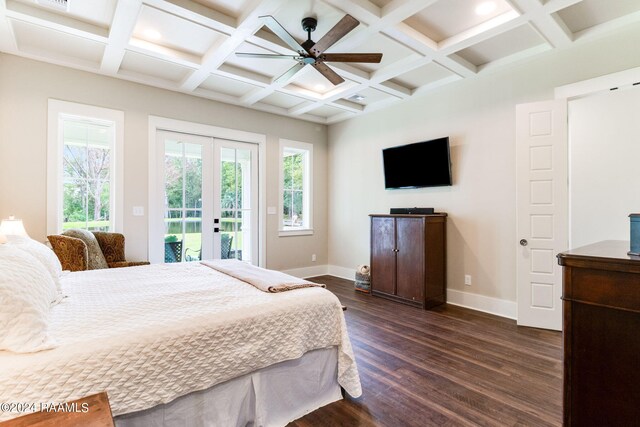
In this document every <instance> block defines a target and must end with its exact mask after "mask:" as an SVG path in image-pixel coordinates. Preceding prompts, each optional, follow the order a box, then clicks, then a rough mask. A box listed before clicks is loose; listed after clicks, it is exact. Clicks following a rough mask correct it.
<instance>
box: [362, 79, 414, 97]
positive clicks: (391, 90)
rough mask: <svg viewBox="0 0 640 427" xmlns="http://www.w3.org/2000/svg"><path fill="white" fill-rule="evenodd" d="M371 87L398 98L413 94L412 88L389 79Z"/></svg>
mask: <svg viewBox="0 0 640 427" xmlns="http://www.w3.org/2000/svg"><path fill="white" fill-rule="evenodd" d="M371 87H373V88H375V89H378V90H380V91H382V92H385V93H387V94H389V95H392V96H394V97H396V98H398V99H406V98H409V97H410V96H411V90H410V89H407V88H406V87H404V86H401V85H399V84H397V83H394V82H392V81H391V80H387V81H385V82H381V83H379V84H375V85H371Z"/></svg>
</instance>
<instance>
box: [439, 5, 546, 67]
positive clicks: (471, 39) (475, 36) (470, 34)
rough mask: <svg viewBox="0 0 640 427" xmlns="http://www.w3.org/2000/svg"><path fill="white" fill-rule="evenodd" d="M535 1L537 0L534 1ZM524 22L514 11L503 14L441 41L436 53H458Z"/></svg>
mask: <svg viewBox="0 0 640 427" xmlns="http://www.w3.org/2000/svg"><path fill="white" fill-rule="evenodd" d="M534 1H537V0H534ZM525 22H526V20H525V18H524V17H523V16H522V15H520V14H519V13H518V12H516V11H515V10H512V11H509V12H505V13H503V14H502V15H500V16H496V17H495V18H493V19H491V20H489V21H487V22H483V23H482V24H479V25H476V26H475V27H473V28H470V29H468V30H466V31H463V32H461V33H460V34H456V35H455V36H452V37H449V38H448V39H445V40H442V41H441V42H439V43H438V52H439V53H440V54H441V55H449V54H451V53H455V52H458V51H460V50H462V49H465V48H467V47H469V46H471V45H474V44H477V43H480V42H482V41H485V40H488V39H490V38H492V37H495V36H497V35H499V34H502V33H505V32H507V31H509V30H512V29H514V28H516V27H519V26H520V25H522V24H524V23H525Z"/></svg>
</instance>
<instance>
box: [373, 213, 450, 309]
mask: <svg viewBox="0 0 640 427" xmlns="http://www.w3.org/2000/svg"><path fill="white" fill-rule="evenodd" d="M370 217H371V293H372V294H373V295H375V296H379V297H384V298H388V299H391V300H394V301H398V302H402V303H405V304H410V305H414V306H417V307H421V308H425V309H426V308H430V307H435V306H437V305H440V304H443V303H444V302H445V301H446V294H447V285H446V282H447V281H446V259H447V257H446V246H447V244H446V242H447V239H446V221H447V214H446V213H436V214H431V215H370Z"/></svg>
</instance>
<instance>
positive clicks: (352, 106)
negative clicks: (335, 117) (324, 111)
mask: <svg viewBox="0 0 640 427" xmlns="http://www.w3.org/2000/svg"><path fill="white" fill-rule="evenodd" d="M329 105H331V106H332V107H337V108H342V109H343V110H347V111H352V112H354V113H361V112H362V111H363V110H364V108H365V106H364V105H362V104H358V103H357V102H353V101H348V100H346V99H338V100H336V101H335V102H332V103H330V104H329Z"/></svg>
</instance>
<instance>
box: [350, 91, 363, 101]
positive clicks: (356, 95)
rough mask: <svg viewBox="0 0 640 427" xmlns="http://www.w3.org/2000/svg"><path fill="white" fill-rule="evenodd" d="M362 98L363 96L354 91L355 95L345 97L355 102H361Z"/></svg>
mask: <svg viewBox="0 0 640 427" xmlns="http://www.w3.org/2000/svg"><path fill="white" fill-rule="evenodd" d="M364 98H365V97H364V96H362V95H359V94H357V93H356V94H355V95H351V96H350V97H349V98H347V99H350V100H351V101H355V102H362V101H364Z"/></svg>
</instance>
